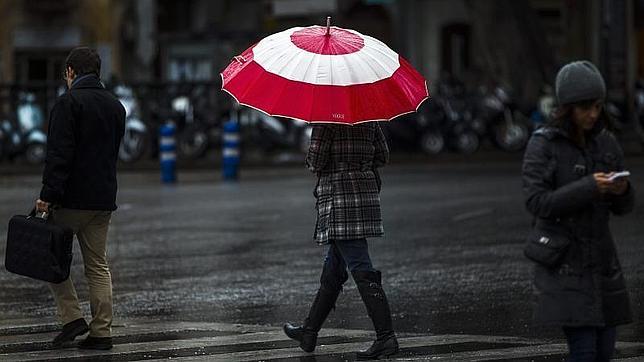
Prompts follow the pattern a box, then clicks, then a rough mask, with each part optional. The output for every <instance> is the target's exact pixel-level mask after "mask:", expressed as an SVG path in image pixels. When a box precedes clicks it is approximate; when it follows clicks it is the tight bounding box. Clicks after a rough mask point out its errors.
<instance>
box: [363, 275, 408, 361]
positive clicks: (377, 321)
mask: <svg viewBox="0 0 644 362" xmlns="http://www.w3.org/2000/svg"><path fill="white" fill-rule="evenodd" d="M352 275H353V279H354V280H355V282H356V285H357V286H358V291H359V292H360V296H361V297H362V301H363V302H364V305H365V307H366V308H367V313H368V314H369V317H370V318H371V321H372V322H373V327H374V329H375V330H376V341H375V342H373V344H372V345H371V347H370V348H369V349H367V350H366V351H360V352H358V353H357V357H358V359H359V360H365V359H378V358H380V357H388V356H391V355H393V354H396V353H398V350H399V347H398V340H397V339H396V334H395V333H394V330H393V326H392V323H391V311H390V309H389V302H388V301H387V296H386V295H385V291H384V290H383V289H382V283H381V274H380V272H379V271H355V272H352Z"/></svg>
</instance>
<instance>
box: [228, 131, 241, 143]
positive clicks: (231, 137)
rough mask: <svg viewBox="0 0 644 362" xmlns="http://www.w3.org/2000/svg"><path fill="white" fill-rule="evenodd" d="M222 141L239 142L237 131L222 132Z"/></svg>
mask: <svg viewBox="0 0 644 362" xmlns="http://www.w3.org/2000/svg"><path fill="white" fill-rule="evenodd" d="M224 142H239V133H224Z"/></svg>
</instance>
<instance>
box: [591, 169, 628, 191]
mask: <svg viewBox="0 0 644 362" xmlns="http://www.w3.org/2000/svg"><path fill="white" fill-rule="evenodd" d="M613 174H614V172H611V173H604V172H597V173H595V174H593V177H594V178H595V182H596V183H597V189H598V190H599V192H600V193H602V194H613V195H623V194H624V193H625V192H626V191H627V190H628V177H620V178H618V179H616V180H612V181H611V180H610V177H611V176H612V175H613Z"/></svg>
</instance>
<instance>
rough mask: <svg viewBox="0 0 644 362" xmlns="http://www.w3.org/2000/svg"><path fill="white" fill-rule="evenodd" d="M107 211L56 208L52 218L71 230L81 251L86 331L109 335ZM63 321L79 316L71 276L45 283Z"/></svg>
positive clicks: (110, 290)
mask: <svg viewBox="0 0 644 362" xmlns="http://www.w3.org/2000/svg"><path fill="white" fill-rule="evenodd" d="M111 216H112V213H111V212H110V211H88V210H72V209H60V210H56V211H54V213H53V214H52V218H53V221H54V222H55V223H57V224H60V225H65V226H67V227H70V228H71V229H72V230H74V234H75V235H76V237H77V238H78V242H79V244H80V247H81V252H82V254H83V262H84V264H85V276H86V277H87V283H88V285H89V303H90V308H91V311H92V321H91V323H90V325H89V328H90V332H89V334H90V335H91V336H93V337H110V336H111V332H112V276H111V274H110V269H109V267H108V265H107V253H106V251H107V247H106V244H107V229H108V227H109V224H110V219H111ZM49 285H50V287H51V290H52V292H53V293H54V299H55V300H56V305H57V306H58V314H59V317H60V320H61V322H62V323H63V324H67V323H69V322H71V321H74V320H76V319H79V318H83V314H82V313H81V309H80V305H79V303H78V296H77V295H76V289H75V288H74V284H73V282H72V278H71V276H70V277H69V279H67V280H65V281H64V282H62V283H60V284H53V283H50V284H49Z"/></svg>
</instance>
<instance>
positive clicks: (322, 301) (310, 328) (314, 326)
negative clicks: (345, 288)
mask: <svg viewBox="0 0 644 362" xmlns="http://www.w3.org/2000/svg"><path fill="white" fill-rule="evenodd" d="M338 295H340V290H339V289H337V290H331V289H328V288H326V287H324V286H320V289H318V293H317V295H316V296H315V300H314V301H313V305H311V310H310V311H309V316H308V317H307V318H306V319H305V320H304V324H303V325H302V326H301V327H297V326H294V325H292V324H291V323H286V324H285V325H284V333H286V335H287V336H288V337H289V338H291V339H294V340H296V341H298V342H300V348H302V350H304V351H305V352H313V350H315V344H316V342H317V339H318V332H319V331H320V328H322V324H323V323H324V320H325V319H326V317H327V316H328V315H329V312H331V309H333V308H335V301H336V300H337V299H338Z"/></svg>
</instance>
